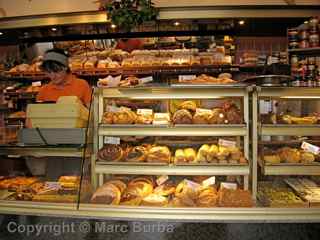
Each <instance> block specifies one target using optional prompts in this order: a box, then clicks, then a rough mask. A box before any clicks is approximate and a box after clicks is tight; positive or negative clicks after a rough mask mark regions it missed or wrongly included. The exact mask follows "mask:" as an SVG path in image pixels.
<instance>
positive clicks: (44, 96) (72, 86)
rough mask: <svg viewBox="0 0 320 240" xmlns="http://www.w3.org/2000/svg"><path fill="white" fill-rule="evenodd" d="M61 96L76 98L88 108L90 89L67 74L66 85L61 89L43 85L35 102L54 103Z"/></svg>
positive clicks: (82, 81)
mask: <svg viewBox="0 0 320 240" xmlns="http://www.w3.org/2000/svg"><path fill="white" fill-rule="evenodd" d="M61 96H77V97H78V98H79V99H80V100H81V101H82V103H83V104H85V105H86V106H89V105H90V101H91V88H90V86H89V84H88V83H87V82H86V81H85V80H82V79H79V78H77V77H76V76H74V75H72V74H68V75H67V81H66V84H65V85H64V86H62V87H60V86H56V85H54V84H52V83H49V84H46V85H44V86H43V87H42V88H41V89H40V91H39V93H38V95H37V101H44V102H46V101H50V102H51V101H54V102H56V101H57V100H58V98H59V97H61Z"/></svg>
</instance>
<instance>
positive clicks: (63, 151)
mask: <svg viewBox="0 0 320 240" xmlns="http://www.w3.org/2000/svg"><path fill="white" fill-rule="evenodd" d="M0 155H14V156H17V155H18V156H32V157H79V158H82V156H83V148H76V147H72V148H71V147H65V148H63V147H56V148H54V147H50V148H48V147H0Z"/></svg>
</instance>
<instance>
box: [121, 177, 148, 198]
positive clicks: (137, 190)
mask: <svg viewBox="0 0 320 240" xmlns="http://www.w3.org/2000/svg"><path fill="white" fill-rule="evenodd" d="M152 192H153V186H152V185H151V184H150V183H147V182H142V181H137V182H135V183H129V184H128V188H127V189H126V193H130V194H132V195H136V196H137V197H141V198H144V197H146V196H148V195H149V194H151V193H152Z"/></svg>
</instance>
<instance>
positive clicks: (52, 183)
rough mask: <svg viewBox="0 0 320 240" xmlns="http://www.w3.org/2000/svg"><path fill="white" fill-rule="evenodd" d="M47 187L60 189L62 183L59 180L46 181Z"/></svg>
mask: <svg viewBox="0 0 320 240" xmlns="http://www.w3.org/2000/svg"><path fill="white" fill-rule="evenodd" d="M45 186H46V188H50V189H60V188H61V184H60V183H59V182H46V183H45Z"/></svg>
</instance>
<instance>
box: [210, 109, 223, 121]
mask: <svg viewBox="0 0 320 240" xmlns="http://www.w3.org/2000/svg"><path fill="white" fill-rule="evenodd" d="M209 123H210V124H225V123H226V115H225V112H224V111H223V109H221V108H214V109H212V116H211V118H209Z"/></svg>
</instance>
